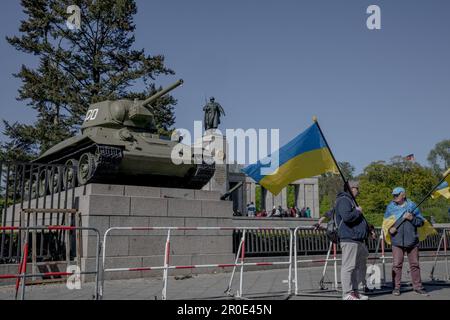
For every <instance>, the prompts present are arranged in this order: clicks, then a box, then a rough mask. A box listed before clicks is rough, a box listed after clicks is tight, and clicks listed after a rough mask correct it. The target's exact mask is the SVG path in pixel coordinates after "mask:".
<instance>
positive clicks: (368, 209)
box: [358, 159, 438, 226]
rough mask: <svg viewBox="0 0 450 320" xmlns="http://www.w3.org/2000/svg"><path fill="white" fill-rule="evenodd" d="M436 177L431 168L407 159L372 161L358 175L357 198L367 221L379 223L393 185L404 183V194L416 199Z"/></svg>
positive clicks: (378, 224) (432, 184)
mask: <svg viewBox="0 0 450 320" xmlns="http://www.w3.org/2000/svg"><path fill="white" fill-rule="evenodd" d="M397 160H398V159H397ZM437 181H438V179H437V177H436V176H435V175H434V174H433V171H432V170H431V169H430V168H426V167H423V166H421V165H419V164H417V163H412V162H409V161H392V162H391V163H389V164H386V163H382V162H377V163H372V164H370V165H369V166H367V167H366V168H365V169H364V172H363V173H362V174H361V175H360V176H359V182H360V192H361V194H360V196H359V199H358V202H359V204H360V205H361V207H362V208H363V210H364V214H365V215H366V217H367V219H368V221H369V222H372V223H374V224H375V225H377V226H380V225H381V222H382V220H383V215H384V212H385V210H386V206H387V204H388V203H389V202H390V201H391V199H392V196H391V192H392V189H393V188H394V187H396V186H403V187H404V188H406V190H407V196H408V197H409V198H410V199H411V200H413V201H416V202H418V201H420V200H422V198H423V197H424V196H425V195H426V194H427V193H428V192H429V191H430V190H431V188H432V187H433V186H434V185H435V184H436V183H437ZM425 214H426V213H425Z"/></svg>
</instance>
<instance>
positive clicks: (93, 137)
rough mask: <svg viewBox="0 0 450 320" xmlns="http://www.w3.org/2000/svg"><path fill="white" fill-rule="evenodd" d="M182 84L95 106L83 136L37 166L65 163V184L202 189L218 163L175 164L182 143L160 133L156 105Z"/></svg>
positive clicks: (54, 150)
mask: <svg viewBox="0 0 450 320" xmlns="http://www.w3.org/2000/svg"><path fill="white" fill-rule="evenodd" d="M182 83H183V80H178V81H177V82H175V83H174V84H172V85H171V86H170V87H168V88H166V89H164V90H161V91H159V92H157V93H156V94H154V95H153V96H151V97H150V98H148V99H146V100H144V101H138V100H135V101H131V100H117V101H103V102H99V103H95V104H92V105H91V106H90V107H89V109H88V111H87V114H86V118H85V120H84V123H83V125H82V127H81V135H79V136H75V137H73V138H70V139H68V140H66V141H63V142H61V143H59V144H57V145H56V146H54V147H53V148H51V149H50V150H48V151H47V152H45V153H44V154H43V155H42V156H41V157H40V158H38V159H36V160H35V162H36V163H50V164H64V165H66V166H67V167H66V172H64V173H62V174H61V175H60V177H61V176H62V180H64V185H68V183H69V185H85V184H87V183H92V182H97V183H123V184H133V185H145V186H158V187H177V188H191V189H201V188H202V187H203V186H204V185H205V184H206V183H207V182H208V181H209V180H210V179H211V177H212V175H213V174H214V165H208V164H205V163H203V164H195V163H194V162H193V163H192V164H181V165H175V164H174V163H173V162H172V159H171V152H172V148H173V147H174V146H175V145H176V144H177V143H178V142H177V141H171V140H170V138H169V137H162V136H159V135H157V134H155V122H154V117H153V112H152V111H153V107H152V104H153V103H154V102H155V101H156V100H157V99H158V98H160V97H162V96H164V95H165V94H167V93H168V92H170V91H172V90H173V89H175V88H177V87H178V86H180V85H181V84H182ZM192 154H193V152H192ZM71 168H73V169H71ZM74 179H76V181H74ZM40 180H44V178H38V181H39V183H40V185H42V183H43V181H40ZM47 180H48V179H47ZM47 188H48V187H46V188H45V189H47ZM42 191H43V190H41V191H40V192H39V193H40V194H42V193H43V192H42ZM44 193H45V192H44Z"/></svg>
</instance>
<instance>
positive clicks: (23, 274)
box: [0, 226, 101, 300]
mask: <svg viewBox="0 0 450 320" xmlns="http://www.w3.org/2000/svg"><path fill="white" fill-rule="evenodd" d="M42 230H47V231H49V232H52V231H53V232H55V231H56V232H58V231H66V232H70V231H80V232H82V231H92V232H95V234H96V236H97V246H96V248H97V250H96V255H95V258H96V260H95V261H96V263H95V271H80V272H45V273H34V272H32V273H27V262H28V253H29V240H28V239H29V233H30V231H42ZM0 231H12V232H15V231H16V232H17V231H19V232H21V231H25V239H24V241H23V242H24V245H23V250H22V255H21V259H20V263H19V270H18V273H17V274H3V275H0V279H16V296H15V298H16V299H17V296H18V292H19V286H21V299H22V300H25V289H26V279H27V278H34V277H51V276H60V277H63V276H73V275H75V276H77V277H79V276H80V275H90V274H95V300H98V298H99V270H100V249H101V245H100V232H99V231H98V230H97V229H94V228H82V227H70V226H42V227H0Z"/></svg>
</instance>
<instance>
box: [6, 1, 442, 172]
mask: <svg viewBox="0 0 450 320" xmlns="http://www.w3.org/2000/svg"><path fill="white" fill-rule="evenodd" d="M371 4H377V5H379V6H380V7H381V13H382V29H381V30H378V31H370V30H368V29H367V28H366V18H367V16H368V15H367V14H366V8H367V7H368V6H369V5H371ZM137 5H138V14H137V16H136V18H135V22H136V25H137V34H136V40H137V41H136V47H137V48H145V49H146V50H147V52H148V53H154V54H159V53H161V54H164V55H165V57H166V63H167V66H169V67H171V68H173V69H174V70H175V71H176V72H177V75H176V76H175V77H165V78H161V79H159V80H158V81H159V83H160V84H168V83H170V82H172V81H173V80H175V79H176V78H178V77H180V78H183V79H184V80H185V83H186V84H185V85H184V86H183V87H182V88H181V89H178V90H177V91H176V92H175V93H174V95H175V97H176V98H177V99H178V100H179V104H178V106H177V107H176V117H177V124H176V125H177V127H183V128H187V129H191V128H192V126H193V121H194V120H200V119H201V118H202V111H201V107H202V105H203V104H204V99H205V95H206V96H211V95H214V96H215V97H216V98H217V99H218V101H219V102H220V103H221V104H222V105H223V106H224V108H225V111H226V113H227V116H226V117H225V118H224V121H223V125H222V128H224V129H225V128H244V129H246V128H280V130H281V131H280V136H281V137H280V139H281V143H282V144H283V143H285V142H287V141H289V140H290V139H291V138H293V137H294V136H295V135H297V134H298V133H299V132H301V131H303V130H304V129H306V128H307V127H308V126H309V125H310V124H311V123H312V120H311V119H312V116H313V115H317V116H318V118H319V121H320V123H321V125H322V128H323V130H324V131H325V134H326V136H327V138H328V140H329V142H330V144H331V146H332V148H333V149H334V152H335V154H336V157H337V158H338V160H341V161H350V162H351V163H352V164H354V165H355V166H356V168H357V171H358V172H360V171H361V170H362V169H363V168H364V167H365V166H366V165H368V164H369V163H370V162H372V161H374V160H389V159H390V158H391V157H392V156H394V155H407V154H409V153H414V154H415V155H416V158H417V160H418V161H419V162H421V163H424V164H426V157H427V154H428V152H429V151H430V149H432V148H433V146H434V145H435V144H436V143H437V142H439V141H441V140H443V139H449V138H450V129H449V120H450V19H449V13H450V1H448V0H428V1H424V0H421V1H419V0H417V1H416V0H407V1H406V0H396V1H380V0H371V1H366V0H339V1H338V0H328V1H325V0H308V1H306V0H305V1H299V0H281V1H275V0H270V1H257V0H227V1H218V0H195V1H194V0H191V1H185V0H177V1H175V0H152V1H148V0H137ZM23 17H24V16H23V13H22V11H21V8H20V5H19V1H15V0H9V1H4V3H2V10H1V11H0V21H1V22H0V23H1V29H0V57H1V59H0V67H1V73H0V83H1V86H0V103H1V107H0V118H5V119H8V120H9V121H24V122H32V121H33V120H34V114H33V112H30V111H29V108H28V107H26V106H25V103H24V102H18V101H16V100H15V97H16V96H17V89H18V88H19V85H20V82H19V81H18V80H17V79H15V78H14V77H12V76H11V74H12V73H14V72H17V71H18V70H19V67H20V65H21V64H33V63H35V58H34V57H30V56H27V55H23V54H21V53H18V52H16V51H15V50H13V49H12V48H11V47H10V46H9V45H8V44H7V43H6V41H5V40H4V38H5V36H6V35H12V34H14V33H16V32H17V28H18V26H19V21H20V19H22V18H23Z"/></svg>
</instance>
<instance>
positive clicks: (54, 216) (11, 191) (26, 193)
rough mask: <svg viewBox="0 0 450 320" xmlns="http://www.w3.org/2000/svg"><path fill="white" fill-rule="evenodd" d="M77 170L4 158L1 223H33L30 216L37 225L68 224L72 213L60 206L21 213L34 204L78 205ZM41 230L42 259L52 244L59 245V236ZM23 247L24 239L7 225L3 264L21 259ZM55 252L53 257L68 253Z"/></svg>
mask: <svg viewBox="0 0 450 320" xmlns="http://www.w3.org/2000/svg"><path fill="white" fill-rule="evenodd" d="M75 173H76V170H75V168H74V167H73V166H70V165H60V164H38V163H22V162H5V161H0V216H1V219H0V226H1V227H29V226H30V225H29V223H30V216H31V218H33V220H34V225H35V226H41V225H66V224H67V220H66V219H69V217H68V216H67V215H65V214H62V213H60V212H58V211H57V210H55V211H54V212H49V213H45V214H44V213H38V212H35V213H33V214H31V213H29V214H28V215H26V216H22V214H20V213H21V212H24V210H25V209H32V208H42V209H75V187H76V179H75V178H74V176H75ZM46 221H49V223H47V222H46ZM41 231H42V232H41V233H39V234H38V241H39V247H38V249H39V250H38V252H36V254H37V257H38V259H39V258H41V257H46V256H48V254H49V252H50V250H49V248H48V247H49V246H56V245H54V242H55V241H56V239H49V238H47V235H46V234H45V233H44V232H43V231H44V230H41ZM44 244H45V245H44ZM21 247H22V245H21V243H20V239H18V238H16V237H14V232H13V231H12V230H8V231H6V229H3V230H2V231H1V238H0V264H9V263H17V262H18V261H19V259H20V248H21ZM59 248H61V246H60V247H59ZM51 254H52V255H53V256H54V257H53V260H57V258H58V257H59V256H61V255H64V253H61V252H58V251H54V250H53V251H51Z"/></svg>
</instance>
